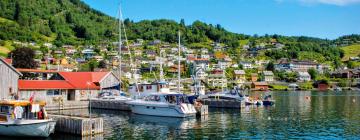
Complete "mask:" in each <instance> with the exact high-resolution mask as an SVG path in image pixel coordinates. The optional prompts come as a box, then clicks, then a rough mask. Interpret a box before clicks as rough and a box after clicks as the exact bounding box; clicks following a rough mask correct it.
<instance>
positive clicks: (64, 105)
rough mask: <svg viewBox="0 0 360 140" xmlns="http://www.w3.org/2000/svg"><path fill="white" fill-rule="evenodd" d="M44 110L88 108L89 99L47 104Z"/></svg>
mask: <svg viewBox="0 0 360 140" xmlns="http://www.w3.org/2000/svg"><path fill="white" fill-rule="evenodd" d="M45 107H46V110H69V109H82V108H89V101H64V102H59V103H51V104H47V105H46V106H45Z"/></svg>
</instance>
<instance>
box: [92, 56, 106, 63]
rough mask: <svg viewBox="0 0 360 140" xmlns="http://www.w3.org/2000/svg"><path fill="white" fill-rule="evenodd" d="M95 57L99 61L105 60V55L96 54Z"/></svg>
mask: <svg viewBox="0 0 360 140" xmlns="http://www.w3.org/2000/svg"><path fill="white" fill-rule="evenodd" d="M94 59H95V60H96V61H97V62H99V61H102V60H104V57H103V56H100V55H96V56H94Z"/></svg>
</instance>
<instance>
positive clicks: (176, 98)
mask: <svg viewBox="0 0 360 140" xmlns="http://www.w3.org/2000/svg"><path fill="white" fill-rule="evenodd" d="M165 100H166V102H168V103H171V104H181V103H189V100H188V99H187V98H186V96H183V95H177V94H175V95H166V96H165Z"/></svg>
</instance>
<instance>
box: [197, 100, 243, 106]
mask: <svg viewBox="0 0 360 140" xmlns="http://www.w3.org/2000/svg"><path fill="white" fill-rule="evenodd" d="M203 104H204V105H208V106H209V107H210V108H241V106H242V104H241V101H235V100H233V101H232V100H222V99H218V100H216V99H204V100H203Z"/></svg>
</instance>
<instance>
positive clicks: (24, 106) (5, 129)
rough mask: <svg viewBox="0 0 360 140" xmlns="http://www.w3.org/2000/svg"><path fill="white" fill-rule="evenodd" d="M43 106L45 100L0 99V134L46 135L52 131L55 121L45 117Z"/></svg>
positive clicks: (20, 135) (18, 135)
mask: <svg viewBox="0 0 360 140" xmlns="http://www.w3.org/2000/svg"><path fill="white" fill-rule="evenodd" d="M44 106H45V102H34V103H32V102H30V101H24V100H1V101H0V108H1V111H0V135H4V136H17V137H48V136H49V135H50V134H52V133H54V131H55V125H56V121H54V120H52V119H48V118H47V113H46V110H45V108H44ZM30 108H31V109H30ZM33 112H35V113H33Z"/></svg>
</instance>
